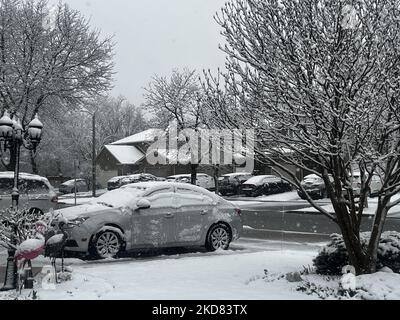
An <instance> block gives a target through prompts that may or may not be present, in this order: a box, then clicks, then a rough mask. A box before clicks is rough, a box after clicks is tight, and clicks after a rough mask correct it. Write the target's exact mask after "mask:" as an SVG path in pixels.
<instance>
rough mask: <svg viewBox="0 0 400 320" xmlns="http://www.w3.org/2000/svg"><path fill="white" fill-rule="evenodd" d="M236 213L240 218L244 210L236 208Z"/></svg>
mask: <svg viewBox="0 0 400 320" xmlns="http://www.w3.org/2000/svg"><path fill="white" fill-rule="evenodd" d="M235 212H236V214H237V215H238V216H239V217H240V216H241V215H242V210H240V209H239V208H235Z"/></svg>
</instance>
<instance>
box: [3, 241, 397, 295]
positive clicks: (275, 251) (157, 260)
mask: <svg viewBox="0 0 400 320" xmlns="http://www.w3.org/2000/svg"><path fill="white" fill-rule="evenodd" d="M321 245H322V244H317V245H315V244H314V245H307V244H296V243H282V242H280V241H265V240H264V241H261V240H257V239H243V240H242V241H240V242H237V243H235V244H232V247H231V249H230V250H228V251H218V252H214V253H208V252H204V251H191V252H184V253H172V254H171V253H168V254H161V255H143V256H136V257H130V258H124V259H118V260H115V259H109V260H103V261H81V260H78V259H67V261H66V264H67V265H68V266H69V267H71V268H72V270H73V271H72V279H71V280H69V281H66V282H63V283H61V284H58V285H57V286H56V288H55V289H51V288H43V287H42V285H41V278H42V276H41V275H38V276H37V277H36V280H37V283H36V285H35V289H36V291H37V298H39V299H43V300H49V299H51V300H58V299H62V300H71V299H73V300H81V299H90V300H97V299H112V300H113V299H121V300H127V299H129V300H139V299H143V300H194V299H195V300H201V299H204V300H224V299H228V300H250V299H255V300H274V299H285V300H291V299H296V300H297V299H321V298H322V299H325V298H328V299H333V298H337V297H336V295H335V294H336V293H337V291H338V288H339V285H338V284H339V280H340V279H339V278H338V277H323V276H320V275H316V274H309V275H302V279H303V281H300V282H289V281H287V279H286V275H287V273H290V272H296V271H303V270H305V269H307V268H309V267H310V266H311V265H312V259H313V258H314V257H315V255H316V254H317V252H318V247H320V246H321ZM42 259H43V258H42ZM42 262H45V260H44V259H43V261H42ZM355 283H356V288H357V295H356V296H355V297H354V298H357V299H360V298H363V299H400V289H399V288H400V275H398V274H393V273H383V272H379V273H376V274H374V275H364V276H360V277H357V278H356V280H355ZM299 288H302V289H303V290H304V291H306V292H308V293H310V292H313V293H312V294H306V293H305V292H303V291H299V290H298V289H299ZM29 294H32V292H31V291H29V290H24V291H23V294H22V297H23V298H24V297H25V298H29V297H28V296H29ZM13 298H15V292H7V293H0V300H2V299H13Z"/></svg>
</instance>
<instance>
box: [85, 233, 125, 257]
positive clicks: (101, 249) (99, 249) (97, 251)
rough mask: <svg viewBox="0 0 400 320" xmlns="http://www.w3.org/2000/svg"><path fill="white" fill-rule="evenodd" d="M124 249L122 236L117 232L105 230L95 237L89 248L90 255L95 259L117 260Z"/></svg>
mask: <svg viewBox="0 0 400 320" xmlns="http://www.w3.org/2000/svg"><path fill="white" fill-rule="evenodd" d="M122 248H123V241H122V239H121V236H120V235H119V234H118V233H117V232H115V231H112V230H104V231H101V232H99V233H97V234H96V235H95V236H94V237H93V239H92V241H91V244H90V246H89V255H90V256H91V257H92V258H95V259H106V258H116V257H118V255H119V254H120V253H121V251H122Z"/></svg>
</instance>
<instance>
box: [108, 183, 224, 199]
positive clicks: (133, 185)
mask: <svg viewBox="0 0 400 320" xmlns="http://www.w3.org/2000/svg"><path fill="white" fill-rule="evenodd" d="M171 186H173V187H175V188H179V187H180V188H185V189H190V190H192V191H196V192H202V193H204V194H206V195H208V196H210V197H212V198H213V199H215V200H218V201H220V200H221V199H222V198H221V197H220V196H218V195H216V194H215V193H213V192H210V191H208V190H207V189H204V188H202V187H199V186H195V185H193V184H188V183H180V182H166V181H146V182H137V183H131V184H126V185H124V186H122V187H121V188H120V189H130V188H133V189H139V190H140V189H141V190H150V189H151V190H153V189H162V188H171ZM120 189H117V190H120ZM110 192H111V191H110Z"/></svg>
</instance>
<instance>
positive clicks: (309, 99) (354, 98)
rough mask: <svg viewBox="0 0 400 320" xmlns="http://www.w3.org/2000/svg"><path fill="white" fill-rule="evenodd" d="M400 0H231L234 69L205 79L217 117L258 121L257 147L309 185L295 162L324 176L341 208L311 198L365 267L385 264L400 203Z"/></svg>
mask: <svg viewBox="0 0 400 320" xmlns="http://www.w3.org/2000/svg"><path fill="white" fill-rule="evenodd" d="M399 5H400V3H399V1H397V0H391V1H378V0H362V1H352V0H344V1H320V0H302V1H291V0H279V1H278V0H265V1H258V0H236V1H229V2H227V3H226V5H225V7H224V8H223V9H222V11H221V13H220V14H217V16H216V20H217V22H218V23H219V24H220V26H221V27H222V29H223V31H222V34H223V35H224V37H225V39H226V43H227V44H226V46H225V47H223V48H222V50H223V51H224V52H225V53H226V55H227V62H226V65H227V71H226V72H225V73H224V74H223V81H218V77H213V76H211V75H209V74H208V75H207V76H206V81H205V87H206V89H207V95H206V96H207V100H208V101H209V103H208V106H209V108H210V109H211V110H212V114H213V118H214V119H215V121H217V122H219V123H220V124H221V125H223V126H226V127H230V128H243V127H250V126H251V127H253V128H255V129H256V131H257V132H256V136H257V143H258V148H257V151H258V154H259V155H261V156H262V157H263V158H264V159H266V160H268V161H270V162H272V163H273V164H274V166H275V167H277V168H279V170H277V171H279V172H281V173H282V172H284V173H285V174H286V175H288V176H290V177H291V178H290V180H291V182H292V183H294V184H295V185H296V186H297V187H298V188H300V189H302V191H303V192H305V190H304V189H303V188H302V186H301V184H300V181H299V180H298V179H297V177H296V175H295V174H294V173H293V172H291V171H290V170H288V169H287V167H286V166H285V165H286V164H290V165H295V166H297V167H300V168H303V169H306V170H308V171H311V172H313V173H315V174H317V175H319V176H320V177H322V179H323V180H324V182H325V185H326V189H327V192H328V195H329V197H330V199H331V202H332V205H333V208H334V213H331V212H328V211H327V210H325V209H324V208H323V207H321V206H319V205H318V204H317V203H315V202H314V201H313V200H312V199H311V198H310V196H308V195H307V199H308V201H309V202H310V203H311V205H312V206H313V207H314V208H316V209H317V210H318V211H319V212H321V213H322V214H324V215H325V216H327V217H328V218H329V219H331V220H332V221H334V222H335V223H337V224H338V226H339V227H340V230H341V232H342V234H343V237H344V241H345V244H346V247H347V251H348V254H349V258H350V261H351V263H352V264H353V265H354V267H355V268H356V271H357V273H359V274H360V273H370V272H374V271H375V270H376V262H377V246H378V241H379V239H380V237H381V233H382V230H383V227H384V223H385V219H386V217H387V214H388V211H389V210H390V208H392V207H393V206H395V205H397V204H399V203H400V200H398V199H393V198H392V197H393V195H395V194H396V193H398V192H399V191H400V166H399V160H400V158H399V152H400V145H399V144H400V134H399V129H400V118H399V117H400V109H399V104H398V95H399V68H400V65H399V58H400V54H399V53H400V51H399V46H398V43H399V40H400V21H399V19H398V17H399V15H400V11H399V10H400V9H399V8H400V6H399ZM266 151H267V152H266ZM277 159H279V161H278V160H277ZM354 170H357V171H360V173H361V183H360V186H356V185H355V183H354V181H353V174H352V172H353V171H354ZM374 177H379V179H380V180H381V182H382V188H381V189H380V191H379V194H378V203H377V208H376V210H375V213H374V217H373V224H372V227H371V236H370V240H369V243H368V245H367V247H363V246H362V244H361V241H360V225H361V221H362V219H363V213H364V208H365V199H366V198H367V196H368V193H369V190H370V183H371V180H372V179H373V178H374Z"/></svg>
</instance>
